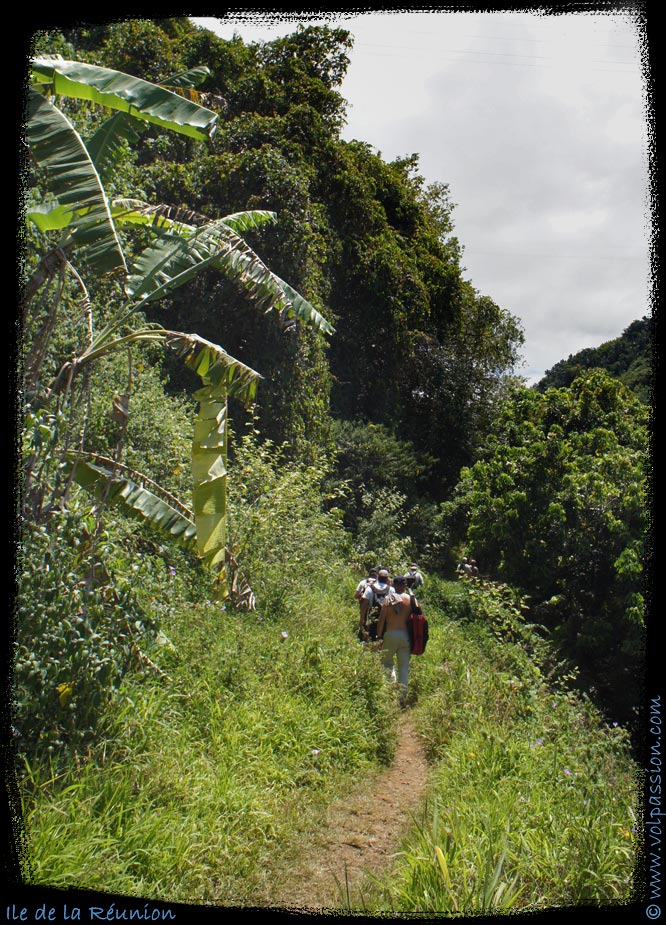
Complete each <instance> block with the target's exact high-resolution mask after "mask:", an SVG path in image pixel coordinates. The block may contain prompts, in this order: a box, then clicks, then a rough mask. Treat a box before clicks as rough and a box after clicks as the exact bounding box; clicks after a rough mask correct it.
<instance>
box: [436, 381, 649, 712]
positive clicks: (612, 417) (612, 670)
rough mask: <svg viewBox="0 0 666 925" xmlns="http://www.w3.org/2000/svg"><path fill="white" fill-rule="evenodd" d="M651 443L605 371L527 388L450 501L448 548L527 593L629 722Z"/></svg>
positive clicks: (539, 616) (635, 405) (639, 630)
mask: <svg viewBox="0 0 666 925" xmlns="http://www.w3.org/2000/svg"><path fill="white" fill-rule="evenodd" d="M647 446H648V438H647V409H646V408H645V406H644V405H643V404H642V403H641V402H640V401H639V400H638V399H637V398H635V397H634V396H633V395H631V393H629V392H628V390H626V389H625V388H624V387H623V386H622V385H621V384H620V383H619V382H618V381H617V380H613V379H611V378H610V377H608V376H607V375H606V374H605V373H603V372H602V371H594V372H592V373H590V374H587V375H586V376H581V377H580V378H579V379H577V380H576V381H575V382H574V383H573V385H572V386H571V387H570V388H569V389H550V390H548V391H546V392H545V393H544V394H543V395H541V394H540V393H538V392H536V391H533V390H528V389H520V390H518V391H516V392H515V394H514V396H513V398H512V400H511V401H510V402H509V403H507V404H506V406H505V409H504V412H503V414H502V416H501V417H500V419H499V420H498V422H497V427H496V431H495V434H494V435H493V436H491V437H490V438H489V440H488V442H487V446H486V449H485V451H484V453H483V456H482V458H481V459H480V460H479V461H478V462H477V463H476V464H475V465H474V466H473V467H472V468H471V469H469V470H466V471H465V472H464V473H463V478H462V479H461V482H460V484H459V485H458V486H457V488H456V492H455V494H454V497H453V499H452V500H451V502H449V503H447V504H446V505H444V506H443V512H444V519H445V523H446V524H447V525H448V529H449V530H450V531H451V532H450V534H449V537H450V539H451V541H452V545H456V540H457V541H458V543H464V544H465V545H466V546H467V548H471V549H473V550H474V555H475V558H477V560H478V561H479V563H480V568H481V571H482V572H483V573H486V574H490V575H494V576H497V577H499V578H500V579H502V580H505V581H506V582H508V583H509V584H510V585H512V586H514V587H516V588H520V589H522V591H523V593H524V594H526V595H527V596H528V597H529V602H530V607H531V608H532V613H533V618H534V619H535V620H537V621H538V622H542V623H545V624H546V625H547V626H548V627H549V628H550V629H551V630H553V632H554V633H555V636H556V638H558V639H560V640H561V642H562V644H563V646H564V651H565V653H566V654H567V655H568V656H569V657H571V658H573V659H574V660H575V661H576V662H577V663H578V664H579V665H580V666H581V668H582V669H583V671H584V673H585V674H586V676H587V678H588V683H589V682H590V681H592V682H593V683H594V684H596V685H597V686H599V687H600V688H601V690H602V695H603V697H604V698H605V700H606V702H607V703H608V705H609V706H610V708H611V709H613V710H619V711H621V712H622V715H623V716H625V717H626V716H627V715H628V712H629V711H630V710H631V708H632V706H634V705H636V704H637V703H638V700H639V693H638V689H637V687H636V684H637V683H638V682H639V678H638V676H639V661H640V652H641V648H642V639H643V628H644V614H643V612H642V594H643V558H644V543H645V539H646V530H647V509H646V488H647V485H646V471H647V470H646V465H647ZM461 527H462V531H461V529H460V528H461ZM456 528H457V530H458V531H460V532H458V533H455V532H454V531H455V530H456ZM618 676H622V677H625V678H626V682H627V683H626V684H625V683H623V684H622V686H621V689H618V686H617V678H618Z"/></svg>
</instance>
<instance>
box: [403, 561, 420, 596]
mask: <svg viewBox="0 0 666 925" xmlns="http://www.w3.org/2000/svg"><path fill="white" fill-rule="evenodd" d="M405 578H406V579H407V587H408V588H409V590H410V591H411V592H412V594H417V593H418V591H419V589H420V588H422V587H423V575H422V574H421V572H419V567H418V565H417V564H416V562H412V564H411V565H410V566H409V571H408V572H407V574H406V575H405Z"/></svg>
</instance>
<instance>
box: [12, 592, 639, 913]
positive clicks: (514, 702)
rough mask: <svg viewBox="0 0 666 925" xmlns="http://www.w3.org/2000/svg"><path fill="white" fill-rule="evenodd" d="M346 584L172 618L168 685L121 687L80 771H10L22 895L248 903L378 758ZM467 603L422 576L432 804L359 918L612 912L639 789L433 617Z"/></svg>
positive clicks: (153, 678) (575, 714)
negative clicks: (27, 845)
mask: <svg viewBox="0 0 666 925" xmlns="http://www.w3.org/2000/svg"><path fill="white" fill-rule="evenodd" d="M353 587H354V579H353V578H352V577H351V576H350V577H349V579H348V580H347V581H346V583H344V584H343V585H342V586H340V585H335V586H334V585H333V584H331V585H330V586H329V587H328V588H324V589H320V590H319V591H318V592H316V594H315V595H314V597H313V596H310V595H307V596H306V595H304V596H303V597H302V599H300V600H295V601H293V611H292V614H291V616H289V617H285V618H284V619H283V620H282V621H281V622H280V623H271V622H270V621H269V620H261V619H260V618H258V617H257V616H253V615H250V616H239V615H236V614H227V613H225V612H222V611H220V610H217V609H214V608H213V607H212V606H210V605H207V604H201V605H198V606H188V607H183V608H177V607H176V608H173V609H172V615H171V617H170V618H169V621H170V622H169V625H166V626H165V627H164V630H165V633H166V636H167V637H168V639H169V641H170V642H169V643H166V642H165V640H164V639H162V644H161V646H160V647H159V648H158V649H156V651H155V653H152V654H153V657H154V658H155V660H156V661H157V662H158V663H159V665H160V666H161V668H162V669H163V671H164V672H166V675H167V676H168V677H160V676H159V675H157V674H152V673H146V674H144V675H143V676H134V677H132V678H131V679H127V680H126V682H125V684H124V688H123V691H122V697H121V700H120V702H119V703H118V704H116V706H115V707H114V709H113V710H111V711H109V714H108V716H107V720H106V725H105V728H104V729H102V730H101V735H102V745H101V747H100V749H99V750H98V751H97V752H96V753H95V754H94V755H92V756H91V757H90V759H89V760H88V761H87V762H80V763H79V764H78V766H77V767H76V768H71V769H69V770H68V771H67V772H66V773H64V774H63V776H62V777H58V778H57V779H52V775H50V774H47V773H45V772H44V770H43V769H42V770H39V771H37V770H32V771H31V773H30V774H27V775H26V777H25V779H24V786H23V791H24V793H25V795H26V813H25V818H26V825H27V830H28V834H29V837H30V840H31V846H32V870H31V878H32V880H33V882H35V883H41V884H52V885H59V886H79V887H85V888H89V889H94V890H102V891H112V892H114V893H121V894H125V895H129V896H138V897H142V898H146V899H153V898H154V899H164V900H170V901H174V902H175V901H180V902H191V903H212V904H217V905H224V904H226V905H240V904H250V905H251V904H253V903H257V902H259V903H263V902H265V897H266V896H269V895H270V879H269V878H270V876H271V870H272V867H274V866H275V859H276V858H277V857H278V856H279V855H280V853H281V852H282V851H283V850H284V848H285V846H294V845H297V844H298V840H299V832H302V831H305V830H306V829H307V828H308V826H310V825H316V824H317V819H318V815H319V814H320V813H321V812H322V811H323V809H324V807H325V806H326V804H327V803H328V802H329V801H330V800H331V799H332V798H333V797H334V796H338V795H340V794H343V793H344V792H345V790H346V789H347V788H348V787H349V786H350V783H351V781H352V780H357V779H358V778H359V776H360V775H364V774H365V775H373V774H375V773H377V772H378V771H379V770H380V769H381V767H382V766H385V765H386V763H387V762H389V761H390V760H391V756H392V751H393V747H394V728H395V719H396V716H397V711H396V706H395V702H394V697H393V692H392V691H391V690H390V688H389V687H388V685H387V684H386V683H385V680H384V678H383V675H382V672H381V669H380V666H379V664H378V660H377V658H376V656H375V655H374V654H372V653H370V652H366V651H364V650H363V649H362V648H361V646H360V645H359V644H358V643H356V642H355V640H354V636H353V624H354V617H355V612H354V608H353V607H352V605H351V604H350V600H351V594H352V590H353ZM464 593H465V592H464V590H463V589H461V588H458V587H455V586H450V587H447V586H446V585H440V586H439V589H438V593H437V594H436V595H433V597H432V601H431V603H430V604H429V605H428V615H429V617H430V620H431V642H430V644H429V648H428V652H427V654H426V656H425V657H424V658H421V659H415V660H414V661H413V672H412V697H413V698H414V700H415V706H414V709H415V711H416V712H415V716H416V719H417V721H418V724H419V727H420V729H421V731H422V732H423V734H424V735H425V736H426V742H427V747H428V752H429V755H430V758H431V759H432V762H433V772H432V784H431V787H430V795H429V798H428V802H427V805H426V806H425V807H424V809H423V813H422V815H421V816H420V817H419V818H418V819H416V820H415V825H414V830H413V834H412V836H411V837H410V838H409V839H408V841H407V842H406V844H405V845H404V851H403V853H402V855H401V857H399V858H398V860H397V866H396V871H397V877H396V878H395V879H394V881H393V883H392V885H391V886H390V887H389V886H388V884H386V885H382V884H381V883H376V884H374V885H370V886H369V888H368V896H367V907H368V909H370V910H372V909H376V910H379V909H382V910H387V909H389V910H393V911H396V912H403V911H404V912H408V911H456V910H457V911H468V912H469V911H472V910H476V911H479V910H483V909H488V908H491V907H495V908H497V909H508V908H515V909H520V908H534V907H535V906H542V907H543V906H546V907H551V906H557V905H567V904H578V903H585V902H592V903H622V902H625V901H627V900H628V899H630V894H631V878H632V868H633V863H634V853H635V844H634V832H633V830H632V829H633V823H634V817H633V810H632V807H633V803H634V800H635V798H636V795H637V794H636V787H637V779H636V776H635V767H634V765H633V763H632V762H631V760H630V758H629V756H628V752H627V748H626V740H625V736H624V734H623V732H622V730H620V729H619V728H612V727H611V728H607V727H604V726H602V724H601V723H600V722H599V719H598V717H597V716H596V715H595V714H594V711H592V710H591V709H590V708H589V706H587V705H586V704H583V703H581V702H580V701H578V700H576V699H574V698H573V697H572V696H571V695H566V694H565V693H564V692H563V691H559V692H558V691H553V690H552V689H550V688H549V687H548V686H547V685H546V684H545V682H544V680H543V678H542V676H541V675H540V673H539V672H538V671H537V670H535V668H534V666H533V664H532V663H531V662H530V661H529V660H528V659H527V658H526V657H525V656H524V654H523V652H522V649H520V648H519V647H515V646H512V645H509V644H507V643H506V642H499V641H497V640H495V638H494V636H493V635H492V633H488V632H487V628H486V627H485V626H483V625H480V624H479V623H474V622H462V621H460V620H458V619H451V616H453V615H454V612H455V611H456V609H459V608H457V601H459V599H460V595H461V594H463V595H464ZM447 600H448V601H449V602H450V606H448V605H447ZM425 601H426V603H427V601H428V597H427V595H426V597H425ZM436 605H437V606H436ZM54 845H57V850H54V847H53V846H54ZM436 848H437V849H439V850H435V849H436ZM306 861H307V859H305V861H304V862H306Z"/></svg>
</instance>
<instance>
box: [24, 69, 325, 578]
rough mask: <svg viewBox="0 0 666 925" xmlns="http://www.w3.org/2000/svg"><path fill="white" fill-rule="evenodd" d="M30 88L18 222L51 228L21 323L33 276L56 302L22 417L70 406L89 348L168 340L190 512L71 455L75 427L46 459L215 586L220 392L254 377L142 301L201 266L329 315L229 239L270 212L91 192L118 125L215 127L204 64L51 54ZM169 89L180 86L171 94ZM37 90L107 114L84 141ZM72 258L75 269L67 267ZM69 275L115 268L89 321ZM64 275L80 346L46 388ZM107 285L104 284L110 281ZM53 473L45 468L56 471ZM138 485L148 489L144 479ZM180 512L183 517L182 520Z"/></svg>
mask: <svg viewBox="0 0 666 925" xmlns="http://www.w3.org/2000/svg"><path fill="white" fill-rule="evenodd" d="M31 68H32V86H31V88H30V89H29V91H28V119H27V124H26V136H27V140H28V142H29V145H30V150H31V153H32V155H33V157H34V159H35V162H36V164H37V165H38V168H39V171H40V173H41V176H40V177H39V179H40V180H42V181H43V182H42V183H41V184H38V185H37V187H36V197H35V198H36V199H37V198H38V197H41V201H39V202H34V203H31V205H30V207H29V208H28V210H27V217H28V219H29V220H30V221H31V222H33V223H34V225H35V226H36V227H37V228H38V229H39V230H40V232H42V233H43V234H44V235H45V236H46V239H47V240H48V239H49V236H50V234H51V233H57V234H58V236H59V237H58V240H57V242H56V243H55V246H52V247H50V248H48V249H47V251H46V253H44V254H43V255H42V257H41V259H40V260H39V262H38V263H37V265H36V267H34V269H33V271H32V274H31V276H30V277H29V279H28V280H27V283H26V286H25V289H24V299H23V310H24V318H26V319H27V317H28V316H29V314H30V311H31V306H32V303H33V300H34V299H35V297H36V296H37V294H38V293H39V292H40V291H41V290H43V287H45V286H46V285H47V284H50V283H51V282H53V281H54V280H56V279H57V280H58V288H57V290H56V297H55V298H54V299H52V300H51V301H50V303H47V308H46V311H45V317H44V318H43V320H42V323H41V327H40V328H39V330H38V331H37V333H36V334H35V335H34V336H33V337H32V338H31V340H30V342H29V344H28V345H27V352H26V358H25V370H26V397H27V399H28V408H27V414H28V416H33V417H34V416H35V415H40V414H42V413H43V412H44V409H45V408H49V406H51V407H53V406H54V405H55V406H56V407H57V412H58V413H57V416H56V417H55V418H52V420H56V421H57V420H58V418H59V417H60V416H61V415H62V414H63V412H64V411H65V410H66V409H68V408H69V409H71V408H72V406H73V400H72V394H73V389H74V387H75V385H76V384H77V383H79V384H80V385H81V387H82V388H83V389H85V385H86V375H87V371H88V370H89V369H90V367H91V365H92V364H94V363H95V362H96V361H98V360H100V359H101V358H102V357H105V356H107V355H109V354H110V353H113V352H116V351H119V350H123V351H125V350H128V349H129V348H132V347H133V346H135V345H137V344H142V343H153V344H154V343H159V344H162V345H165V346H167V347H169V348H171V349H172V350H173V351H175V353H176V354H177V355H178V356H179V357H180V358H181V359H182V360H183V361H184V362H185V364H186V365H187V366H188V367H189V368H190V369H191V370H192V371H194V372H195V373H196V374H197V375H198V376H199V378H200V380H201V382H202V388H200V389H199V391H198V392H197V394H196V397H197V398H198V400H199V416H198V419H197V422H196V425H195V435H194V441H193V450H192V469H193V477H194V491H193V503H194V513H193V518H188V516H187V512H186V511H184V510H183V508H182V506H180V505H178V503H177V502H175V501H174V499H172V498H168V497H166V496H165V494H164V493H162V494H161V495H160V493H159V491H158V492H157V494H156V493H155V492H154V491H153V490H151V489H149V488H148V487H147V483H146V480H145V479H141V477H140V476H138V475H137V474H135V473H130V472H128V471H126V470H125V471H121V470H120V466H119V463H118V460H115V461H114V460H101V461H100V460H98V459H94V458H86V457H85V456H84V455H82V452H81V450H82V448H83V444H84V433H82V434H81V436H80V440H79V446H78V447H77V448H76V449H72V448H71V435H70V436H68V437H67V439H65V441H64V444H63V445H62V446H61V449H60V455H61V457H62V459H63V460H68V461H69V463H70V467H69V473H70V480H71V479H72V478H73V479H77V480H79V481H81V482H82V484H84V485H85V486H87V487H89V488H90V487H93V486H97V488H98V489H99V490H100V491H102V490H103V494H104V495H105V496H106V497H110V498H112V499H114V500H117V501H119V502H123V503H125V504H126V505H128V506H129V507H130V509H133V510H135V511H137V512H138V513H140V514H141V515H142V516H144V517H147V518H148V519H149V520H151V521H153V522H154V523H156V524H158V525H161V526H163V527H166V528H167V529H168V530H169V531H170V532H171V534H172V535H174V536H176V537H180V538H181V539H183V540H184V541H186V542H187V541H189V540H190V539H191V538H192V536H193V535H195V536H196V542H197V548H198V552H199V555H200V556H201V558H202V559H203V560H204V561H205V562H206V563H207V564H208V565H210V566H211V567H212V568H214V569H215V570H217V571H218V572H219V574H220V577H221V578H222V582H221V593H223V594H224V593H226V590H225V584H224V568H223V567H224V562H225V558H226V556H227V552H226V546H225V536H226V523H225V522H226V455H227V399H228V397H229V396H237V397H239V398H240V399H242V400H243V401H246V402H247V401H251V400H252V399H253V398H254V395H255V390H256V384H257V380H258V378H260V377H259V375H258V373H256V372H255V371H254V370H253V369H251V368H250V367H248V366H246V365H245V364H243V363H241V362H240V361H238V360H236V359H234V358H233V357H231V356H230V355H229V354H227V352H226V351H225V350H224V349H223V348H221V347H219V346H217V345H216V344H213V343H210V342H208V341H206V340H205V339H203V338H201V337H199V336H197V335H193V334H184V333H182V332H179V331H172V330H168V329H165V328H163V327H161V326H160V325H158V324H156V323H154V322H152V323H145V321H144V317H143V310H144V309H145V307H146V306H147V305H148V304H150V303H156V302H159V301H160V300H161V299H163V298H164V297H165V296H166V295H167V294H168V293H170V292H171V291H173V290H174V289H177V288H179V287H180V286H182V285H184V284H185V283H187V282H189V281H190V280H191V279H192V278H193V277H194V276H195V275H196V274H198V273H199V272H201V271H202V270H203V269H206V268H214V269H215V270H217V271H219V272H221V273H223V274H224V275H225V276H226V277H227V278H228V279H230V280H232V281H233V282H234V283H235V284H236V285H238V286H240V287H241V288H242V289H244V290H245V291H246V292H247V293H248V294H249V295H250V296H251V298H252V299H253V301H254V302H255V303H256V304H257V305H258V306H260V307H261V308H263V309H264V310H265V311H269V310H274V311H276V312H278V313H280V314H281V315H282V317H284V318H300V319H301V320H303V321H305V322H307V323H308V324H311V325H313V326H314V327H316V328H317V329H319V330H322V331H325V332H331V330H332V328H331V326H330V324H329V323H328V322H327V321H326V320H325V319H324V318H323V316H322V315H320V314H319V312H317V311H316V310H315V309H314V308H313V306H312V305H310V303H308V302H307V301H306V300H305V299H303V298H302V297H301V296H300V295H299V294H298V293H297V292H296V291H295V290H294V289H292V288H291V286H289V285H288V284H287V283H286V282H284V281H283V280H281V279H280V278H279V277H277V276H276V275H275V274H274V273H272V272H271V271H270V270H269V269H268V267H266V266H265V264H264V263H263V262H262V261H261V260H260V258H259V257H258V256H257V254H256V253H255V252H254V251H253V250H252V249H251V248H250V247H249V246H248V245H247V244H246V243H245V241H244V240H243V238H242V237H241V234H242V233H243V232H245V231H247V230H249V229H253V228H257V227H259V226H260V225H262V224H263V223H265V222H267V221H273V220H274V219H275V215H274V213H271V212H268V211H266V210H256V211H248V212H243V213H237V214H235V215H228V216H226V217H225V218H224V219H217V220H210V219H208V218H204V217H202V216H197V215H194V214H192V213H189V214H187V216H183V214H182V212H178V211H177V210H169V209H164V208H160V207H154V206H150V205H148V204H146V203H144V202H141V201H139V200H136V199H127V198H125V199H112V198H110V197H109V196H108V195H107V193H106V190H105V188H104V180H105V178H106V177H107V176H110V174H111V171H112V169H113V167H114V165H115V164H116V163H117V160H118V157H119V156H120V153H121V150H122V146H123V142H127V141H129V142H131V143H134V142H135V141H136V133H135V131H134V127H133V126H132V124H131V123H132V121H134V120H136V119H139V120H142V121H144V122H148V123H152V124H154V125H158V126H160V127H162V128H168V129H171V130H174V131H176V132H179V133H181V134H183V135H186V136H189V137H191V138H194V139H196V140H198V141H207V140H210V139H211V138H212V137H213V135H214V133H215V130H216V126H217V122H218V116H217V114H216V113H214V112H212V111H211V110H209V109H206V108H205V107H203V106H201V105H199V103H198V102H196V101H194V100H193V99H192V98H193V97H194V98H195V99H196V98H197V96H196V93H195V92H194V90H193V87H194V86H196V85H197V84H198V83H200V82H201V81H202V80H203V79H205V77H206V76H207V73H208V72H207V70H206V69H195V70H192V71H190V72H186V73H180V74H177V75H175V76H174V77H172V78H171V79H170V80H169V81H167V82H166V83H167V84H168V86H159V85H155V84H151V83H149V82H147V81H143V80H140V79H138V78H134V77H132V76H130V75H128V74H123V73H121V72H118V71H114V70H111V69H108V68H100V67H96V66H92V65H87V64H84V63H81V62H74V61H65V60H63V59H61V58H60V57H59V56H53V57H42V58H36V59H34V60H33V61H32V62H31ZM179 91H180V92H179ZM49 96H67V97H70V98H78V99H83V100H87V101H90V102H92V103H95V104H101V105H103V106H107V107H110V108H112V109H115V110H116V113H115V115H113V116H112V117H111V118H110V119H108V120H107V121H105V122H103V123H102V124H101V125H100V126H99V128H98V129H97V130H96V131H95V133H94V134H93V135H92V137H91V138H90V139H89V140H88V141H87V142H85V141H84V140H83V138H82V136H81V135H80V134H79V133H78V132H77V131H76V129H75V128H74V125H73V124H72V123H71V121H70V120H69V119H68V118H67V116H66V115H65V113H64V112H63V111H62V110H61V109H58V108H57V107H56V106H55V105H54V104H53V103H52V102H51V101H50V99H49ZM121 226H127V227H131V226H138V228H140V229H141V231H142V233H144V234H145V233H146V232H150V239H149V242H148V244H147V245H146V246H144V247H143V249H140V250H139V253H138V255H137V256H136V258H135V259H134V260H133V261H131V262H130V260H129V259H128V256H127V255H126V252H125V249H124V247H123V243H122V241H121V236H120V232H119V228H120V227H121ZM73 261H76V262H77V263H78V266H79V270H78V271H77V270H75V269H74V266H73ZM82 274H87V275H88V277H89V278H94V276H95V275H96V274H99V275H100V276H101V277H102V279H105V278H106V277H107V276H108V275H110V274H115V279H116V280H118V278H119V279H120V282H121V285H122V287H123V289H124V294H123V297H122V299H117V297H116V300H114V301H113V302H112V304H111V306H107V308H106V312H105V313H104V314H105V315H106V318H105V323H103V324H102V327H101V330H97V327H96V324H95V317H94V315H95V312H94V300H93V298H91V295H90V291H91V284H86V283H84V277H83V275H82ZM68 275H69V279H72V278H73V280H74V283H75V285H76V286H78V287H79V288H80V292H81V294H82V296H83V303H82V304H83V307H84V317H85V318H86V320H87V322H88V334H87V343H85V345H84V346H83V348H82V349H79V350H78V351H76V352H75V353H74V355H73V357H72V358H70V359H68V360H66V362H64V363H63V364H62V366H61V368H60V370H59V372H58V374H57V375H56V377H55V379H53V380H52V381H51V382H50V383H48V384H47V383H45V382H43V381H42V371H43V365H44V359H45V356H46V354H47V352H48V351H49V349H50V347H51V345H52V335H53V331H54V329H55V327H56V322H57V317H58V312H59V310H60V309H61V308H62V305H63V302H64V301H65V300H64V298H63V294H64V293H65V291H66V289H67V284H68V282H69V280H68ZM116 284H117V283H116ZM118 399H119V400H118V403H117V409H118V411H119V413H121V414H123V413H124V414H126V413H127V411H128V404H129V394H127V395H123V396H119V397H118ZM43 462H44V461H43V460H41V461H39V460H37V459H36V458H35V454H34V453H33V454H32V455H31V456H30V457H29V458H28V459H27V460H26V467H25V477H26V482H25V495H24V497H25V499H26V501H27V503H28V505H30V504H32V509H31V514H32V515H33V516H37V517H38V516H39V513H40V511H41V510H42V504H43V501H44V492H45V486H44V484H43V483H42V484H37V482H38V481H39V477H38V475H37V473H38V467H39V470H40V471H43ZM56 468H58V467H56ZM68 485H69V483H68V482H65V483H63V482H62V481H60V482H59V483H58V484H56V485H55V486H54V488H53V491H52V494H51V497H50V499H49V501H48V506H49V507H51V508H52V507H53V506H55V505H57V504H59V503H61V502H62V501H64V500H65V499H66V495H67V491H68ZM151 488H152V486H151ZM192 521H193V522H192Z"/></svg>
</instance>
